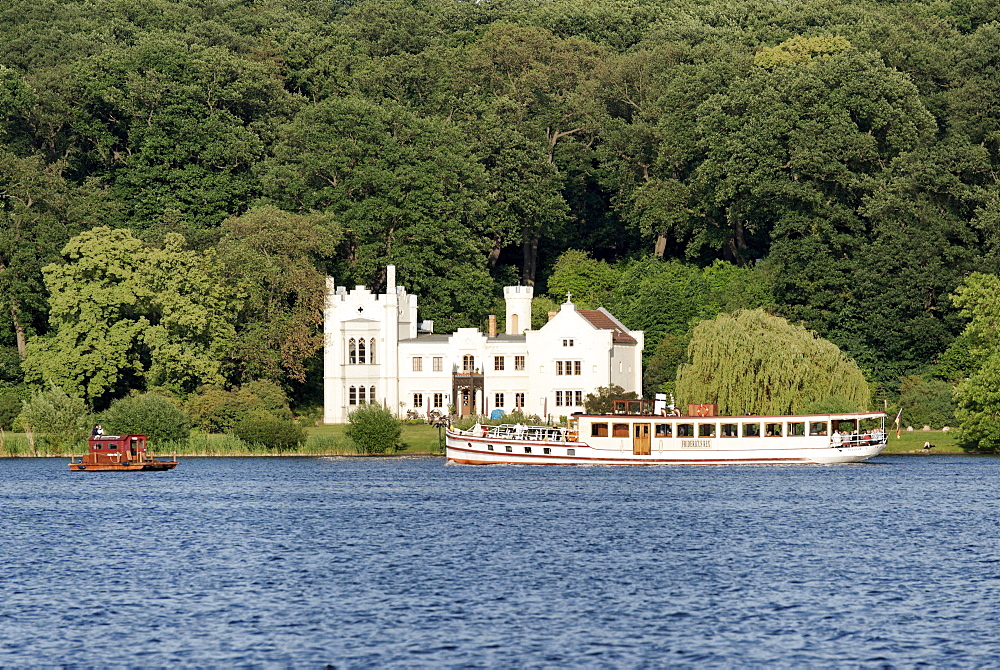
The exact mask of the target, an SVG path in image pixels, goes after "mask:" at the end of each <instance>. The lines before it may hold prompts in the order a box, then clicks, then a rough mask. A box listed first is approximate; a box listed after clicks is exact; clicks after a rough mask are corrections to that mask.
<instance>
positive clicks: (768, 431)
mask: <svg viewBox="0 0 1000 670" xmlns="http://www.w3.org/2000/svg"><path fill="white" fill-rule="evenodd" d="M764 435H766V436H767V437H781V424H780V423H765V424H764Z"/></svg>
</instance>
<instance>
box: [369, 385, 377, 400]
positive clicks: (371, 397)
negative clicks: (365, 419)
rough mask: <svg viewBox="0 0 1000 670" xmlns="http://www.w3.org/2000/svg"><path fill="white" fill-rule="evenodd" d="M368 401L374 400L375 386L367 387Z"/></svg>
mask: <svg viewBox="0 0 1000 670" xmlns="http://www.w3.org/2000/svg"><path fill="white" fill-rule="evenodd" d="M368 402H375V387H374V386H373V387H371V388H370V389H368Z"/></svg>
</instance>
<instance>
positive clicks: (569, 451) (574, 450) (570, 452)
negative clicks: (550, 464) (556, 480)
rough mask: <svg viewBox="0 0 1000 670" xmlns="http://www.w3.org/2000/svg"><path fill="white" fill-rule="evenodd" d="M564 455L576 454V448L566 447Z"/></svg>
mask: <svg viewBox="0 0 1000 670" xmlns="http://www.w3.org/2000/svg"><path fill="white" fill-rule="evenodd" d="M566 455H567V456H576V449H567V450H566Z"/></svg>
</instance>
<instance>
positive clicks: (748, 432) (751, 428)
mask: <svg viewBox="0 0 1000 670" xmlns="http://www.w3.org/2000/svg"><path fill="white" fill-rule="evenodd" d="M743 437H760V424H759V423H745V424H743Z"/></svg>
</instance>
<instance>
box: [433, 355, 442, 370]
mask: <svg viewBox="0 0 1000 670" xmlns="http://www.w3.org/2000/svg"><path fill="white" fill-rule="evenodd" d="M432 363H433V365H434V372H441V357H440V356H435V357H434V359H433V361H432Z"/></svg>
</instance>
